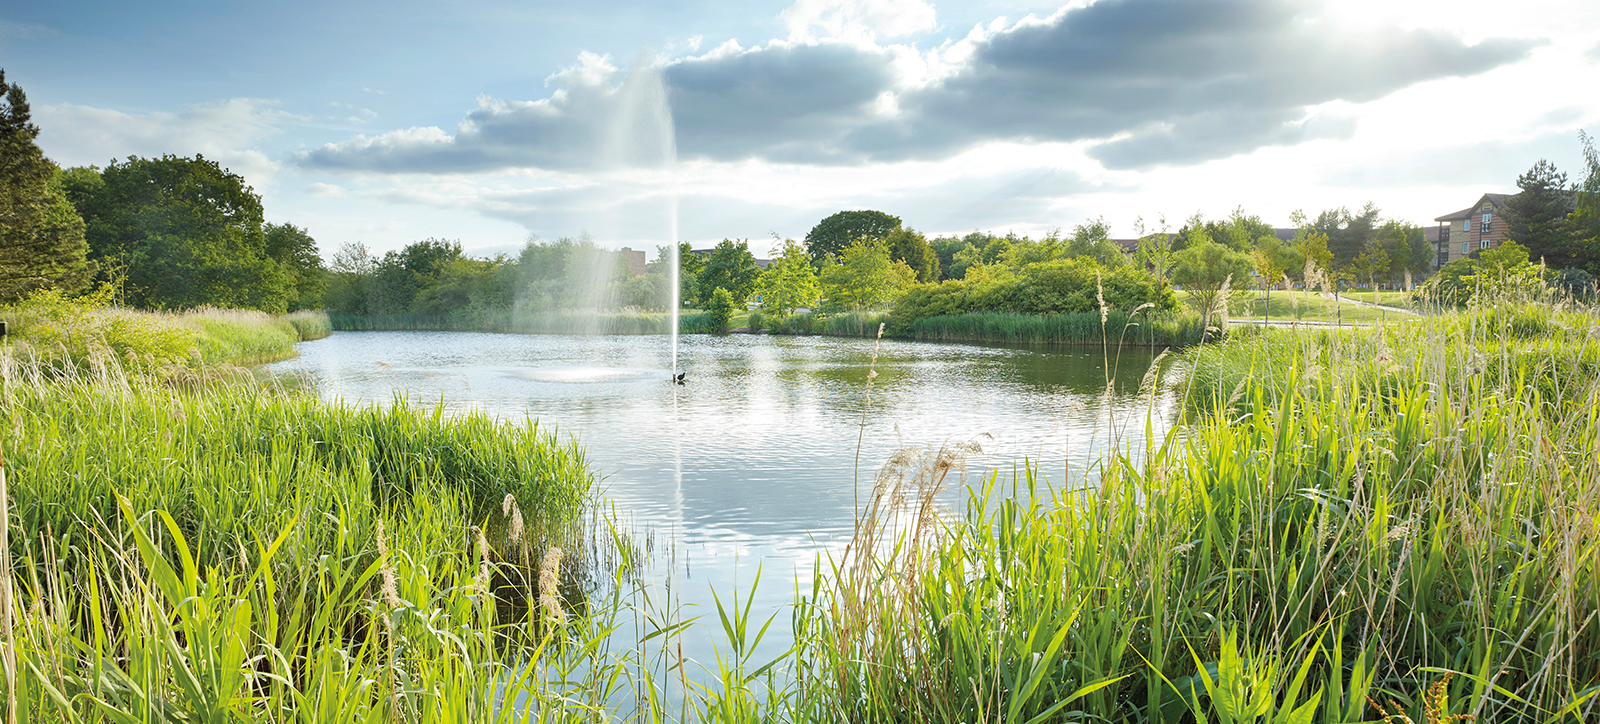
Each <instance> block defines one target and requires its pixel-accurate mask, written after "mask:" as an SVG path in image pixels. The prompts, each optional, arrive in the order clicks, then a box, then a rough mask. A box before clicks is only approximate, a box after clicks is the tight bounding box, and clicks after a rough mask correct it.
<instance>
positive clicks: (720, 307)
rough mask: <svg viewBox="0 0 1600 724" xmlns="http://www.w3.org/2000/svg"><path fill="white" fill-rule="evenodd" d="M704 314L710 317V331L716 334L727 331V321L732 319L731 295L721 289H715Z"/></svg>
mask: <svg viewBox="0 0 1600 724" xmlns="http://www.w3.org/2000/svg"><path fill="white" fill-rule="evenodd" d="M706 312H708V313H710V315H711V328H712V329H715V330H716V331H718V332H726V331H728V321H729V320H731V319H733V294H731V293H729V292H728V290H727V289H725V288H723V287H717V288H716V289H715V290H713V291H712V292H711V299H710V300H709V302H708V303H707V304H706Z"/></svg>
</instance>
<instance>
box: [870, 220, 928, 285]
mask: <svg viewBox="0 0 1600 724" xmlns="http://www.w3.org/2000/svg"><path fill="white" fill-rule="evenodd" d="M884 242H885V243H887V244H888V246H889V258H890V259H892V260H894V261H900V262H905V264H906V266H908V267H911V270H912V271H914V272H916V273H917V281H919V282H923V283H927V282H932V281H938V279H939V275H940V274H939V272H940V267H939V255H938V254H935V253H934V251H933V247H931V246H929V245H928V240H927V238H926V237H924V236H923V235H921V234H918V233H917V231H916V229H895V230H894V231H891V232H889V235H888V236H886V237H884Z"/></svg>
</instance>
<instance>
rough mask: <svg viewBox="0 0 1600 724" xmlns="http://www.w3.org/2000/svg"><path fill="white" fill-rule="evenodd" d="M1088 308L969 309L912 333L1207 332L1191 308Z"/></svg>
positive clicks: (1054, 337) (1186, 341)
mask: <svg viewBox="0 0 1600 724" xmlns="http://www.w3.org/2000/svg"><path fill="white" fill-rule="evenodd" d="M1103 321H1104V323H1103V324H1102V319H1101V313H1100V312H1086V313H1083V314H1047V315H1040V314H1016V313H1011V312H968V313H966V314H952V315H943V316H936V317H922V318H920V319H917V320H914V321H913V322H912V323H911V327H910V331H909V336H910V337H911V338H913V339H921V340H929V341H938V342H1002V343H1010V344H1041V345H1093V346H1100V345H1103V344H1104V345H1109V346H1111V347H1183V346H1187V345H1191V344H1195V343H1197V342H1199V341H1200V340H1201V339H1202V337H1203V336H1204V330H1203V329H1202V328H1201V326H1200V320H1199V318H1198V317H1196V316H1195V315H1192V314H1181V313H1162V314H1149V313H1148V312H1145V313H1134V314H1129V313H1125V312H1119V311H1108V312H1107V313H1106V314H1105V319H1104V320H1103Z"/></svg>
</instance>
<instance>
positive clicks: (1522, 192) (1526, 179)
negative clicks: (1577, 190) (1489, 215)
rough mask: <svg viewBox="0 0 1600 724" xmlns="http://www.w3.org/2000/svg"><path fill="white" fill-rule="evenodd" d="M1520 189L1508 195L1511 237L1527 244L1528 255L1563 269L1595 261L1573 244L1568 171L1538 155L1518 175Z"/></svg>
mask: <svg viewBox="0 0 1600 724" xmlns="http://www.w3.org/2000/svg"><path fill="white" fill-rule="evenodd" d="M1517 188H1518V189H1519V191H1518V193H1517V194H1515V195H1513V196H1511V197H1510V198H1507V199H1506V210H1505V217H1506V226H1507V227H1508V228H1507V230H1508V234H1507V236H1508V238H1510V239H1513V240H1515V241H1516V242H1517V243H1519V244H1521V245H1523V246H1524V247H1527V249H1528V255H1529V258H1531V259H1535V260H1542V261H1543V262H1544V263H1545V264H1547V265H1549V266H1551V267H1553V268H1557V269H1562V268H1566V267H1571V266H1583V265H1584V264H1586V263H1588V262H1589V261H1592V260H1591V259H1589V258H1587V255H1585V254H1584V253H1583V252H1582V250H1581V249H1578V248H1574V245H1573V244H1572V239H1571V236H1570V229H1569V228H1568V221H1567V216H1568V214H1569V212H1571V211H1572V202H1573V190H1572V189H1570V188H1569V187H1568V186H1567V175H1566V174H1564V173H1561V172H1560V171H1557V170H1556V167H1555V164H1552V163H1550V162H1549V161H1546V160H1544V159H1542V158H1541V159H1539V160H1538V162H1536V163H1534V164H1533V167H1532V168H1530V169H1528V171H1527V173H1524V174H1522V175H1521V176H1518V177H1517Z"/></svg>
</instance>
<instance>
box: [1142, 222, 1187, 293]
mask: <svg viewBox="0 0 1600 724" xmlns="http://www.w3.org/2000/svg"><path fill="white" fill-rule="evenodd" d="M1134 231H1135V232H1136V233H1137V234H1138V235H1139V247H1138V250H1137V251H1136V252H1135V255H1136V258H1137V259H1138V262H1139V266H1140V267H1143V268H1145V269H1148V270H1149V271H1150V273H1151V274H1154V275H1156V276H1157V277H1160V278H1162V279H1166V278H1167V277H1169V276H1171V275H1172V265H1173V263H1174V257H1175V255H1176V253H1177V249H1176V248H1174V246H1173V243H1174V240H1175V239H1176V238H1177V237H1176V235H1174V234H1170V233H1167V219H1166V217H1162V218H1161V230H1160V231H1157V232H1155V233H1153V234H1147V233H1145V227H1144V219H1143V218H1142V217H1141V218H1140V219H1139V220H1138V221H1137V222H1135V223H1134Z"/></svg>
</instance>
